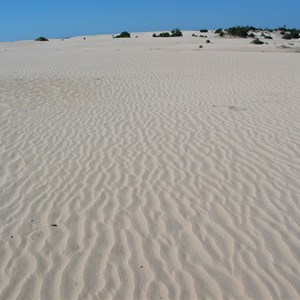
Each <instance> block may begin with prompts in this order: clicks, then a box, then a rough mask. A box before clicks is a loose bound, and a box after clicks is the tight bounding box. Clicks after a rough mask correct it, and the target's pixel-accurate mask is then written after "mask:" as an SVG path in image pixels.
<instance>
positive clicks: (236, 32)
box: [227, 26, 255, 38]
mask: <svg viewBox="0 0 300 300" xmlns="http://www.w3.org/2000/svg"><path fill="white" fill-rule="evenodd" d="M253 28H254V27H249V26H246V27H242V26H235V27H230V28H228V29H227V32H228V34H229V35H231V36H236V37H242V38H246V37H247V36H248V31H249V30H253ZM254 29H255V28H254Z"/></svg>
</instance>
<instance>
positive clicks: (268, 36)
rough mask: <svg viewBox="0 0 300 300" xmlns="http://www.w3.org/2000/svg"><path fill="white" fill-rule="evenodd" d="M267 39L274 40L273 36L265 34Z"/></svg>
mask: <svg viewBox="0 0 300 300" xmlns="http://www.w3.org/2000/svg"><path fill="white" fill-rule="evenodd" d="M265 39H266V40H273V38H272V37H271V36H270V35H265Z"/></svg>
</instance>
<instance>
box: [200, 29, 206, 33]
mask: <svg viewBox="0 0 300 300" xmlns="http://www.w3.org/2000/svg"><path fill="white" fill-rule="evenodd" d="M200 32H208V30H207V29H200Z"/></svg>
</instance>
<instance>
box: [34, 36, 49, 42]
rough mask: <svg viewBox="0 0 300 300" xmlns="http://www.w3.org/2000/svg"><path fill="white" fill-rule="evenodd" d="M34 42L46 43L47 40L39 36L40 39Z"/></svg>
mask: <svg viewBox="0 0 300 300" xmlns="http://www.w3.org/2000/svg"><path fill="white" fill-rule="evenodd" d="M35 41H36V42H48V41H49V40H48V39H46V38H45V37H43V36H40V37H38V38H36V39H35Z"/></svg>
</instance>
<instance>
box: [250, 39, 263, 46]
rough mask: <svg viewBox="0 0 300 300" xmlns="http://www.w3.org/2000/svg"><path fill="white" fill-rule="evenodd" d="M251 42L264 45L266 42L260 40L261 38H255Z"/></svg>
mask: <svg viewBox="0 0 300 300" xmlns="http://www.w3.org/2000/svg"><path fill="white" fill-rule="evenodd" d="M251 44H255V45H262V44H264V42H263V41H261V40H259V39H255V40H253V41H252V42H251Z"/></svg>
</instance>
